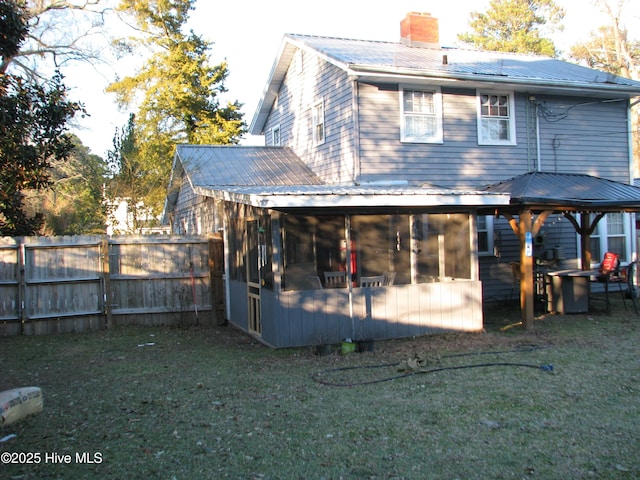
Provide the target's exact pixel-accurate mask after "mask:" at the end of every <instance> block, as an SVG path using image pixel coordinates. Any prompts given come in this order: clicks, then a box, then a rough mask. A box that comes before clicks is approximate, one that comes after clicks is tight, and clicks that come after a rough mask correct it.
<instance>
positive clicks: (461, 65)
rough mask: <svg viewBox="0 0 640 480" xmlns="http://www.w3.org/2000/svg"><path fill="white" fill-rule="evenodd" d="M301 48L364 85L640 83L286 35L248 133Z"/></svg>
mask: <svg viewBox="0 0 640 480" xmlns="http://www.w3.org/2000/svg"><path fill="white" fill-rule="evenodd" d="M297 49H302V50H305V51H308V52H312V53H313V54H315V55H318V56H320V57H322V58H324V59H325V60H326V61H327V62H329V63H331V64H333V65H335V66H337V67H338V68H341V69H342V70H344V71H345V72H346V73H347V74H349V75H351V76H354V77H357V78H360V79H361V80H364V81H376V80H378V81H379V80H383V79H387V80H388V81H392V82H402V81H404V82H408V81H411V82H416V81H420V82H428V83H437V84H442V85H444V84H455V85H460V86H464V85H466V86H468V87H471V88H478V87H481V86H482V85H486V84H489V83H490V84H491V85H492V86H493V87H495V86H496V85H504V86H505V87H506V86H508V88H510V89H514V90H518V89H522V90H523V91H527V92H528V93H538V92H540V93H542V92H548V93H558V94H565V95H588V96H594V97H596V96H600V97H616V98H631V97H634V96H638V95H640V82H637V81H634V80H630V79H627V78H624V77H619V76H616V75H612V74H609V73H606V72H601V71H599V70H595V69H591V68H587V67H583V66H580V65H576V64H573V63H569V62H565V61H562V60H558V59H554V58H549V57H542V56H536V55H522V54H513V53H503V52H489V51H481V50H473V49H465V48H449V47H442V48H437V47H429V48H426V47H421V48H417V47H412V46H408V45H404V44H402V43H400V42H379V41H371V40H353V39H344V38H333V37H319V36H312V35H297V34H287V35H285V36H284V38H283V41H282V45H281V48H280V51H279V52H278V55H277V57H276V61H275V63H274V65H273V67H272V70H271V72H270V74H269V79H268V81H267V85H266V87H265V89H264V91H263V96H262V98H261V100H260V103H259V105H258V108H257V110H256V112H255V115H254V118H253V121H252V123H251V126H250V129H249V130H250V132H251V133H252V134H255V135H260V134H262V133H263V132H262V129H263V128H264V124H265V122H266V119H267V117H268V115H269V112H270V109H271V107H272V105H273V102H274V100H275V98H276V95H277V93H278V91H279V89H280V86H281V84H282V81H283V80H284V77H285V74H286V72H287V69H288V68H289V64H290V62H291V59H292V58H293V55H294V53H295V51H296V50H297Z"/></svg>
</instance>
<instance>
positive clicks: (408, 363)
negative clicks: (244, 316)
mask: <svg viewBox="0 0 640 480" xmlns="http://www.w3.org/2000/svg"><path fill="white" fill-rule="evenodd" d="M540 348H543V347H540V346H535V345H531V346H521V347H516V348H514V349H512V350H507V351H486V352H469V353H459V354H451V355H443V356H442V357H441V358H453V357H465V356H472V355H496V354H501V353H520V352H529V351H533V350H537V349H540ZM427 359H428V357H426V356H425V357H422V358H421V359H418V360H416V359H415V358H413V359H409V360H403V361H401V362H395V363H383V364H379V365H360V366H355V367H339V368H330V369H326V370H321V371H319V372H316V373H315V374H313V375H312V378H313V379H314V380H315V381H316V382H318V383H320V384H323V385H329V386H333V387H355V386H361V385H372V384H375V383H383V382H390V381H392V380H399V379H401V378H407V377H412V376H414V375H420V374H426V373H436V372H444V371H447V370H463V369H468V368H486V367H524V368H534V369H539V370H542V371H543V372H547V373H552V372H553V365H552V364H550V363H548V364H542V365H536V364H530V363H517V362H488V363H476V364H470V365H456V366H448V367H432V368H424V367H422V365H424V363H425V362H426V360H427ZM389 367H399V369H400V370H401V371H403V373H400V374H398V375H392V376H389V377H384V378H379V379H375V380H365V381H359V382H348V383H340V382H334V381H331V380H329V379H327V378H325V377H326V375H329V374H332V373H336V372H346V371H353V370H368V369H377V368H389Z"/></svg>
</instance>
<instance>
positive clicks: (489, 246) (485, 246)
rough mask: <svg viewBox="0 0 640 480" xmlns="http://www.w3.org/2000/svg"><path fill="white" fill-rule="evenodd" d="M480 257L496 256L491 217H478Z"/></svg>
mask: <svg viewBox="0 0 640 480" xmlns="http://www.w3.org/2000/svg"><path fill="white" fill-rule="evenodd" d="M477 228H478V255H481V256H486V255H494V245H493V217H492V216H491V215H478V217H477Z"/></svg>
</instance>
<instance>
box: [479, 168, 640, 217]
mask: <svg viewBox="0 0 640 480" xmlns="http://www.w3.org/2000/svg"><path fill="white" fill-rule="evenodd" d="M484 191H486V192H493V193H506V194H509V195H510V196H511V202H510V203H511V205H518V206H523V205H528V206H532V207H536V206H537V207H540V208H559V209H565V208H566V209H571V210H580V209H582V210H589V211H602V210H606V211H620V210H629V211H640V187H635V186H633V185H628V184H626V183H620V182H614V181H612V180H607V179H604V178H599V177H593V176H590V175H585V174H575V173H546V172H531V173H526V174H523V175H519V176H517V177H513V178H511V179H509V180H505V181H503V182H499V183H496V184H493V185H489V186H488V187H486V188H485V189H484Z"/></svg>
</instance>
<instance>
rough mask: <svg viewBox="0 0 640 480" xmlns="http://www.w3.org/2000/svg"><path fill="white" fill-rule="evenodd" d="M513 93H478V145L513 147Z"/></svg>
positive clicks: (514, 138) (514, 133) (514, 141)
mask: <svg viewBox="0 0 640 480" xmlns="http://www.w3.org/2000/svg"><path fill="white" fill-rule="evenodd" d="M514 112H515V109H514V100H513V93H510V92H508V93H505V92H478V143H479V144H480V145H515V144H516V120H515V116H514Z"/></svg>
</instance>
